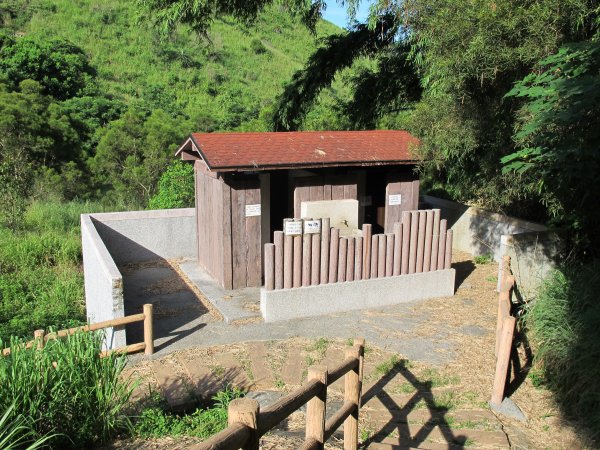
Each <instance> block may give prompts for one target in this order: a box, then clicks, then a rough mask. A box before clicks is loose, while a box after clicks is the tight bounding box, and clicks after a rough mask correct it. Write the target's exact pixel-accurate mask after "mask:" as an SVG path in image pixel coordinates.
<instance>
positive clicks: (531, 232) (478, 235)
mask: <svg viewBox="0 0 600 450" xmlns="http://www.w3.org/2000/svg"><path fill="white" fill-rule="evenodd" d="M424 201H425V202H426V203H427V204H429V205H430V206H431V207H432V208H439V209H440V210H441V216H442V218H443V219H447V220H448V226H449V227H451V228H452V230H454V236H453V241H452V248H454V249H457V250H461V251H465V252H468V253H471V254H473V255H475V256H477V255H485V254H492V255H493V256H494V260H496V261H498V263H499V269H498V279H500V268H501V260H502V256H503V255H509V256H510V257H511V269H512V272H513V274H514V276H515V279H516V282H517V289H518V292H519V294H520V295H521V296H522V297H523V298H524V299H531V298H533V297H534V296H535V292H536V290H537V288H538V287H539V285H540V283H541V282H542V280H543V278H544V277H545V276H547V275H548V274H549V272H550V271H552V270H553V269H554V268H555V267H556V264H555V261H556V258H557V257H558V255H559V252H560V246H561V244H560V241H559V239H558V237H557V236H556V234H555V233H552V232H551V231H548V228H547V227H545V226H544V225H540V224H538V223H534V222H528V221H526V220H521V219H515V218H514V217H509V216H506V215H502V214H496V213H491V212H489V211H485V210H482V209H479V208H474V207H469V206H466V205H463V204H460V203H456V202H452V201H449V200H443V199H440V198H437V197H431V196H428V195H425V196H424Z"/></svg>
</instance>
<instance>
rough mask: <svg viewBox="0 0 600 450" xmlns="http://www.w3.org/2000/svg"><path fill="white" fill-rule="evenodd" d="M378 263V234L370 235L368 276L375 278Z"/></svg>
mask: <svg viewBox="0 0 600 450" xmlns="http://www.w3.org/2000/svg"><path fill="white" fill-rule="evenodd" d="M378 263H379V235H378V234H373V235H371V272H370V275H369V278H377V265H378Z"/></svg>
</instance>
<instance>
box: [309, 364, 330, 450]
mask: <svg viewBox="0 0 600 450" xmlns="http://www.w3.org/2000/svg"><path fill="white" fill-rule="evenodd" d="M308 380H309V381H311V380H317V381H319V382H321V383H322V385H323V386H322V388H321V389H320V390H319V392H318V393H317V395H316V396H315V397H313V398H312V399H311V400H309V401H308V403H307V404H306V440H309V439H314V441H315V442H316V446H315V447H313V448H317V449H320V450H322V449H323V446H324V444H325V413H326V404H327V366H311V367H309V368H308Z"/></svg>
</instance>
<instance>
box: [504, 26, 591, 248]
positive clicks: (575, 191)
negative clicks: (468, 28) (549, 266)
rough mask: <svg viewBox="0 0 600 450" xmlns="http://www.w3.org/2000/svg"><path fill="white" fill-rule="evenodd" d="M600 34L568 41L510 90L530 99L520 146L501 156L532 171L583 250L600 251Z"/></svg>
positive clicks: (509, 165) (510, 166)
mask: <svg viewBox="0 0 600 450" xmlns="http://www.w3.org/2000/svg"><path fill="white" fill-rule="evenodd" d="M599 39H600V35H598V36H597V37H595V38H593V39H590V40H587V41H583V42H578V43H574V44H568V45H565V46H563V47H561V48H560V49H559V50H558V52H556V53H555V54H553V55H551V56H549V57H546V58H544V59H543V60H542V61H541V62H540V63H539V65H538V70H537V71H535V72H533V73H531V74H529V75H527V76H526V77H525V78H523V79H522V80H521V81H519V82H518V83H516V84H515V87H514V88H513V89H512V90H511V91H510V92H509V93H508V94H507V96H508V97H510V98H523V99H525V100H526V103H525V105H524V106H523V107H522V109H521V111H520V114H519V118H520V120H519V124H518V129H517V133H516V134H515V140H516V142H517V145H518V146H519V147H518V150H517V151H516V152H514V153H511V154H510V155H507V156H505V157H504V158H503V159H502V162H503V163H504V165H505V166H504V170H505V171H506V172H508V173H513V172H516V173H526V174H527V175H529V176H531V177H532V178H533V179H535V183H534V185H533V188H534V189H535V190H537V191H538V192H540V194H541V195H542V196H543V199H544V202H545V204H546V205H547V206H548V209H549V211H550V213H551V214H552V216H553V217H554V218H556V219H557V222H558V224H559V225H562V226H567V227H568V230H569V233H568V239H569V240H570V241H571V243H572V244H574V245H575V247H576V248H578V249H579V251H580V252H583V253H584V254H587V256H590V255H597V248H598V244H600V233H598V231H597V224H598V221H599V220H600V211H599V210H598V208H597V199H596V196H595V195H594V193H596V192H599V191H600V180H599V179H598V173H599V172H600V154H599V153H598V143H600V91H599V90H598V85H599V83H600V46H599V42H600V41H599Z"/></svg>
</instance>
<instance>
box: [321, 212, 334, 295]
mask: <svg viewBox="0 0 600 450" xmlns="http://www.w3.org/2000/svg"><path fill="white" fill-rule="evenodd" d="M330 236H331V227H330V220H329V218H328V217H324V218H323V219H321V280H320V281H321V284H326V283H328V282H329V250H330V249H329V238H330Z"/></svg>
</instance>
